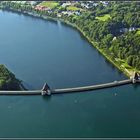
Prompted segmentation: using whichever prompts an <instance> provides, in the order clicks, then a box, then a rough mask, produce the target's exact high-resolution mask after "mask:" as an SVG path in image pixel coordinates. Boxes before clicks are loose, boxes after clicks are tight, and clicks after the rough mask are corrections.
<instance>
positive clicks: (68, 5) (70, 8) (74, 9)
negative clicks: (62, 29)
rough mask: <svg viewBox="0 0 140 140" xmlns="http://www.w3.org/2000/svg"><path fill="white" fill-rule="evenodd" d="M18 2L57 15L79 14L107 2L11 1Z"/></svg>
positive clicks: (104, 4)
mask: <svg viewBox="0 0 140 140" xmlns="http://www.w3.org/2000/svg"><path fill="white" fill-rule="evenodd" d="M11 2H13V3H17V4H20V5H21V6H24V5H30V6H32V8H33V9H35V10H37V11H45V12H47V13H49V14H50V13H53V12H57V17H61V16H62V15H66V16H71V15H76V16H79V15H81V13H82V12H85V11H88V10H89V11H90V10H91V9H92V8H94V7H96V6H98V4H102V5H103V6H107V5H108V4H109V2H106V1H87V2H84V1H63V2H61V1H58V2H57V1H11Z"/></svg>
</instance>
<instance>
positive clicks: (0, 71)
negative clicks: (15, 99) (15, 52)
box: [0, 65, 20, 90]
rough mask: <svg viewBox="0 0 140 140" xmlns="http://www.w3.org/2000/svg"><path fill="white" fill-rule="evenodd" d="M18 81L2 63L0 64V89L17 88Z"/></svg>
mask: <svg viewBox="0 0 140 140" xmlns="http://www.w3.org/2000/svg"><path fill="white" fill-rule="evenodd" d="M19 89H20V81H19V80H18V79H16V77H15V75H14V74H13V73H11V72H10V71H9V70H8V69H7V68H6V67H5V66H4V65H0V90H19Z"/></svg>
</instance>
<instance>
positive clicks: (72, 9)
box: [67, 6, 80, 11]
mask: <svg viewBox="0 0 140 140" xmlns="http://www.w3.org/2000/svg"><path fill="white" fill-rule="evenodd" d="M67 10H70V11H77V10H80V8H77V7H75V6H68V7H67Z"/></svg>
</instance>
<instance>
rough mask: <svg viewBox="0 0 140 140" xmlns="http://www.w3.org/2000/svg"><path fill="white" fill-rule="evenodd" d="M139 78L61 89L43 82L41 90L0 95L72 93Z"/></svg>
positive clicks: (125, 82)
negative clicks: (52, 87)
mask: <svg viewBox="0 0 140 140" xmlns="http://www.w3.org/2000/svg"><path fill="white" fill-rule="evenodd" d="M139 82H140V79H137V80H136V79H133V78H132V79H128V80H122V81H114V82H110V83H105V84H98V85H91V86H82V87H74V88H62V89H50V87H49V86H48V85H47V83H45V84H44V86H43V88H42V89H41V90H23V91H0V95H51V94H61V93H72V92H84V91H90V90H97V89H104V88H111V87H116V86H121V85H126V84H132V83H139Z"/></svg>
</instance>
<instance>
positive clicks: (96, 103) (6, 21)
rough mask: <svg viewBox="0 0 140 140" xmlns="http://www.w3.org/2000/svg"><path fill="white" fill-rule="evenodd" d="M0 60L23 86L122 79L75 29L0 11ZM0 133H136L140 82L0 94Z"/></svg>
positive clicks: (139, 126) (139, 118)
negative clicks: (67, 91)
mask: <svg viewBox="0 0 140 140" xmlns="http://www.w3.org/2000/svg"><path fill="white" fill-rule="evenodd" d="M0 63H1V64H5V65H6V66H7V68H8V69H9V70H11V71H12V72H13V73H14V74H15V75H16V77H17V78H19V79H21V80H23V83H24V85H25V86H26V87H27V88H28V89H41V88H42V86H43V84H44V82H47V83H48V85H49V86H50V87H51V88H64V87H76V86H83V85H91V84H98V83H104V82H111V81H114V80H121V79H126V77H125V76H124V75H123V74H122V73H120V72H119V71H118V70H117V69H116V68H115V67H114V66H112V65H111V64H110V63H108V62H107V61H106V60H105V59H104V58H103V57H102V56H101V55H100V54H99V53H98V52H97V50H96V49H94V48H93V47H92V46H91V45H90V44H89V43H88V42H87V40H85V39H84V38H83V37H82V36H81V35H80V33H79V32H78V31H76V30H75V29H73V28H71V27H69V26H67V25H65V24H62V23H61V22H59V21H57V22H55V21H44V20H41V19H37V18H33V17H30V16H24V15H22V14H21V15H19V14H15V13H11V12H4V11H0ZM0 114H1V115H0V137H32V138H33V137H42V138H44V137H140V86H132V85H125V86H122V87H116V88H110V89H105V90H96V91H90V92H82V93H80V92H79V93H72V94H60V95H52V96H51V97H42V96H1V97H0Z"/></svg>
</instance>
